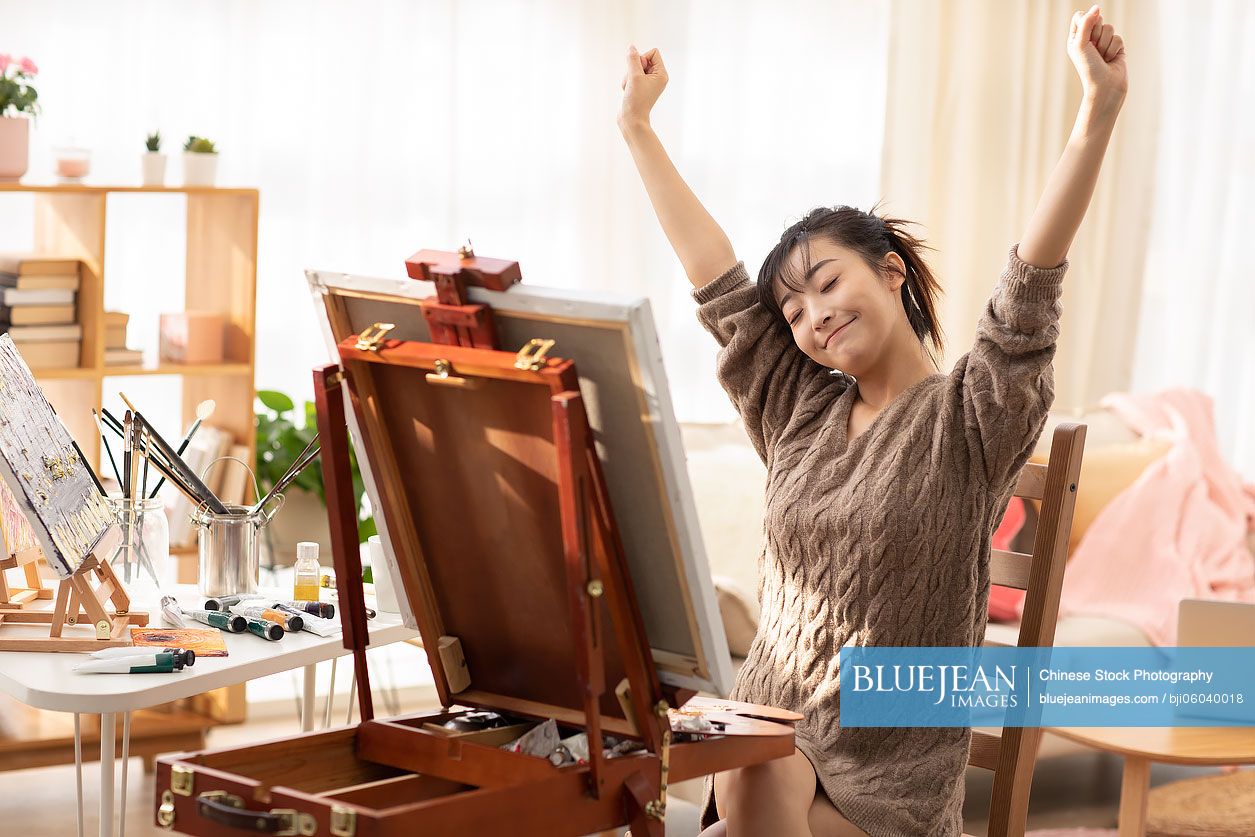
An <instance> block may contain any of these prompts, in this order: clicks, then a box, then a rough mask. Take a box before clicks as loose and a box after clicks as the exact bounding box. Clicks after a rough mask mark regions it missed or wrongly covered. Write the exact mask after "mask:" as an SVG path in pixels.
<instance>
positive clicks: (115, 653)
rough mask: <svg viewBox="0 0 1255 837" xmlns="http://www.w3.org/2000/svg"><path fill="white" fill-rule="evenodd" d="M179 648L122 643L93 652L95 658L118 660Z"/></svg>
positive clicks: (177, 649)
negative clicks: (115, 646)
mask: <svg viewBox="0 0 1255 837" xmlns="http://www.w3.org/2000/svg"><path fill="white" fill-rule="evenodd" d="M179 650H181V649H179V648H153V647H145V646H140V645H120V646H118V647H117V648H101V649H100V650H99V651H93V652H91V658H92V659H93V660H116V659H118V658H119V657H139V656H142V655H144V654H160V653H162V652H166V653H169V652H171V651H179Z"/></svg>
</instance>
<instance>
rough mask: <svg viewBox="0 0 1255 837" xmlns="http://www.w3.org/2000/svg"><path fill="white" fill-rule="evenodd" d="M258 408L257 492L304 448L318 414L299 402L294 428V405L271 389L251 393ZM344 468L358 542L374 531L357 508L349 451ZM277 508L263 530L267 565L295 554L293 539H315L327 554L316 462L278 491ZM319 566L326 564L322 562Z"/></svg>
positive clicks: (359, 492)
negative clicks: (300, 418) (280, 493)
mask: <svg viewBox="0 0 1255 837" xmlns="http://www.w3.org/2000/svg"><path fill="white" fill-rule="evenodd" d="M257 400H258V402H260V403H259V406H258V408H257V414H256V428H257V461H256V463H255V467H256V471H257V481H258V483H259V484H260V487H261V492H262V494H265V493H266V492H267V491H269V490H270V488H271V486H273V485H274V484H275V482H276V481H277V480H278V479H279V478H280V477H282V476H283V474H284V472H285V471H287V469H288V467H289V466H290V465H291V464H292V463H293V462H294V461H295V460H296V457H297V456H299V455H300V453H301V451H303V450H304V449H305V446H306V445H308V444H309V443H310V441H311V440H312V439H313V438H314V434H315V433H317V432H318V418H317V414H316V413H315V411H314V403H313V402H312V401H306V402H305V410H304V416H303V419H304V424H303V425H302V426H301V427H297V426H296V421H295V416H296V413H297V410H296V404H295V403H294V402H293V401H292V399H291V398H289V397H288V396H287V395H284V394H283V393H282V392H276V391H274V390H261V391H259V392H258V393H257ZM349 466H350V470H351V473H352V475H353V494H354V499H355V500H356V502H357V510H358V516H357V518H358V519H357V536H358V541H359V542H360V543H365V542H366V539H367V538H369V537H370V536H371V535H373V534H375V519H374V517H372V516H371V514H370V513H369V511H367V510H365V509H363V505H364V502H363V498H364V496H365V494H366V484H365V482H363V480H362V474H361V471H360V470H359V469H358V466H357V456H356V454H354V452H353V451H352V449H351V448H350V450H349ZM284 494H285V500H284V503H283V508H282V509H281V510H280V511H279V513H278V514H276V515H275V518H274V521H273V522H272V523H271V524H270V525H269V526H267V527H266V528H265V529H264V530H263V531H264V532H265V533H266V545H267V548H268V549H269V552H270V556H271V557H270V562H269V564H270V565H273V564H274V563H275V561H276V559H281V558H285V557H286V558H287V559H289V560H287V561H284V563H290V559H292V558H294V557H295V556H296V544H297V542H299V541H316V542H318V543H319V544H321V545H322V554H323V555H330V554H331V552H330V550H331V535H330V530H329V527H328V524H327V495H326V493H325V492H324V490H323V482H322V467H321V463H316V464H314V465H310V466H309V467H308V468H306V469H305V470H303V471H301V473H300V474H299V475H298V476H297V478H296V479H295V480H294V481H293V482H292V483H291V484H290V485H289V486H288V487H287V488H286V489H285V490H284ZM323 563H324V566H325V565H326V564H327V562H326V561H324V562H323Z"/></svg>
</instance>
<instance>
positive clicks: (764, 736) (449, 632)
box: [156, 251, 799, 837]
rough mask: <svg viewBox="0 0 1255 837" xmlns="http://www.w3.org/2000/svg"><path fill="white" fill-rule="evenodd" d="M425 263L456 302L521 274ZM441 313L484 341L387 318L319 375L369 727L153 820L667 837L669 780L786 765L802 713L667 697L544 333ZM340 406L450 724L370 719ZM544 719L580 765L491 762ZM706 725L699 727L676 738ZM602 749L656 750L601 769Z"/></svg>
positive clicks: (203, 776) (204, 788)
mask: <svg viewBox="0 0 1255 837" xmlns="http://www.w3.org/2000/svg"><path fill="white" fill-rule="evenodd" d="M420 255H424V256H425V257H426V258H430V259H431V260H432V262H431V263H424V264H425V267H424V270H429V271H432V272H437V270H438V271H440V272H443V275H444V276H446V277H450V285H451V286H453V287H456V285H457V284H458V283H467V284H474V283H476V282H479V281H480V280H481V272H483V271H486V270H487V271H492V274H491V275H490V276H488V277H487V278H485V279H483V281H484V282H488V281H494V280H499V279H500V277H501V275H502V274H503V273H504V272H505V271H507V270H513V271H514V272H515V275H516V276H517V265H516V264H514V263H512V262H506V263H493V262H489V261H488V260H478V259H475V258H474V257H473V256H471V255H469V254H466V253H462V254H451V253H430V252H428V251H424V253H423V254H420ZM499 266H500V272H498V267H499ZM505 275H508V273H507V274H505ZM446 304H449V305H452V306H453V307H454V308H456V309H458V310H456V311H449V310H446V309H442V308H439V307H436V308H434V313H436V314H437V317H436V320H435V321H436V322H437V324H439V325H441V326H446V327H449V328H450V332H448V333H451V334H452V335H458V334H459V330H461V331H460V334H461V337H462V338H463V339H465V340H467V341H470V342H472V343H473V344H474V345H471V346H467V345H456V344H453V343H443V342H435V341H417V340H395V339H390V338H389V337H388V331H389V329H388V324H387V323H378V324H376V325H375V327H372V328H371V329H369V331H367V332H366V333H360V334H356V335H350V336H349V337H347V338H346V339H345V340H343V341H341V342H339V344H338V347H337V353H338V355H339V358H340V363H339V364H338V365H329V366H324V367H322V368H320V369H317V370H315V374H314V389H315V399H316V401H317V407H318V422H319V437H320V438H321V439H322V443H323V457H322V467H323V469H324V470H323V475H324V485H325V487H326V490H327V506H328V513H329V515H330V516H331V532H332V547H333V554H334V557H335V564H336V582H337V586H338V590H339V602H340V613H341V619H342V622H343V625H344V643H345V646H346V647H348V648H350V649H352V651H353V654H354V660H355V667H356V672H357V677H358V680H359V688H358V701H359V709H360V712H361V717H362V722H361V723H360V724H358V725H356V726H353V727H349V728H345V729H340V730H332V731H327V732H322V733H315V734H310V735H303V736H299V737H296V738H289V739H285V740H281V741H275V742H271V743H268V744H262V745H255V746H251V747H246V748H240V749H236V750H225V751H217V752H209V753H197V754H192V755H188V756H177V757H171V758H166V759H162V760H160V761H159V763H158V768H157V777H156V787H157V795H158V810H157V821H158V823H159V824H162V825H165V826H166V827H168V828H171V829H173V830H177V831H180V832H183V833H188V834H196V835H217V834H220V833H224V832H223V831H222V827H223V826H230V827H234V828H240V829H243V830H253V831H271V832H283V833H300V834H319V835H322V834H327V833H330V834H335V835H353V837H374V836H375V835H402V834H420V833H421V834H498V833H510V834H519V835H561V834H569V835H580V834H588V833H592V832H596V831H602V830H607V829H612V828H616V827H618V826H621V825H630V826H631V828H632V833H633V834H634V835H636V836H637V837H644V835H654V837H661V835H662V833H663V820H664V817H665V813H666V788H667V784H668V782H669V781H679V780H683V779H688V778H694V777H697V776H702V775H706V774H709V773H714V772H718V771H722V770H728V769H733V768H737V767H743V766H747V765H751V764H756V763H759V762H763V761H768V760H770V759H774V758H780V757H783V756H787V755H790V754H792V753H793V729H792V726H791V722H792V721H795V720H797V719H798V717H799V716H797V715H795V714H793V713H789V712H785V711H782V710H779V709H774V708H771V707H765V706H753V705H750V704H742V703H736V702H733V701H722V700H717V699H700V698H694V697H692V696H691V691H690V690H686V689H682V688H677V687H674V686H670V687H668V686H667V685H665V684H663V683H662V682H661V681H660V678H659V673H658V670H657V665H658V664H657V663H656V661H655V659H654V653H653V649H651V646H650V643H649V641H648V638H647V636H646V630H645V626H644V623H643V620H642V615H641V608H640V604H639V602H638V601H637V593H636V590H635V586H634V584H633V581H632V577H631V575H630V574H629V571H628V564H627V560H626V557H625V554H624V548H623V545H622V543H621V541H620V537H619V532H618V530H617V523H616V519H615V515H614V509H613V508H612V505H611V502H610V499H609V492H608V489H607V484H606V480H605V476H604V474H603V472H602V466H601V463H600V461H599V458H598V455H597V452H596V448H595V446H594V444H593V437H592V433H591V431H590V426H589V422H588V419H587V416H586V411H585V407H584V396H583V394H582V393H581V390H580V385H579V379H578V377H577V375H576V370H575V363H574V362H573V361H572V360H570V359H559V358H555V357H552V356H549V355H548V350H549V349H550V348H552V346H551V345H549V344H548V342H547V341H545V340H541V339H540V338H537V340H536V341H529V342H527V343H526V345H525V346H524V347H523V349H522V350H521V351H519V352H517V353H516V352H514V351H499V350H497V349H495V348H490V347H486V346H482V345H480V344H478V342H477V341H479V340H480V339H483V335H484V333H485V332H483V331H482V330H481V331H479V332H478V334H474V333H472V332H474V331H476V330H477V329H485V328H491V327H492V325H491V323H492V312H491V310H489V309H487V308H485V307H479V304H475V303H470V304H468V303H467V302H466V300H465V298H463V299H462V301H461V302H451V303H445V302H444V301H443V300H439V301H438V302H434V303H429V304H428V305H425V306H424V309H427V308H429V307H430V306H440V305H446ZM414 313H415V314H416V315H417V313H418V312H417V311H415V312H414ZM445 315H447V316H448V318H449V319H442V318H443V317H444V316H445ZM457 317H462V318H467V319H463V320H460V321H459V320H457V319H456V318H457ZM429 322H431V319H430V318H429ZM434 333H435V329H433V334H434ZM346 393H347V395H348V399H347V400H349V401H350V402H351V405H352V411H353V414H354V415H355V418H356V426H357V427H358V429H359V432H358V435H357V438H356V442H357V445H358V447H357V450H358V453H359V462H363V467H364V468H365V467H366V466H369V468H370V471H371V473H372V474H373V477H372V478H373V479H374V480H375V481H376V483H377V485H376V488H377V492H376V495H377V496H378V497H379V498H380V503H379V504H378V505H377V506H375V509H374V511H375V514H376V516H377V519H380V520H381V522H382V524H383V526H385V527H386V529H387V531H388V532H389V533H390V543H391V549H392V552H393V558H394V560H395V563H396V567H397V568H398V569H399V573H398V575H397V576H396V577H398V578H399V579H400V581H401V582H402V583H401V584H400V585H399V589H398V592H399V593H401V594H403V595H404V598H405V599H406V600H407V602H408V604H409V606H410V607H411V608H413V611H414V613H415V615H416V617H417V620H418V627H419V631H420V632H421V634H422V638H423V645H424V647H425V649H426V651H427V656H428V661H429V663H430V665H431V670H432V673H433V675H434V678H435V685H436V690H437V693H438V695H439V698H440V702H441V704H442V705H443V706H444V707H445V708H444V710H443V711H441V712H436V713H427V714H416V715H409V716H402V717H398V718H389V719H378V718H375V717H374V707H373V704H372V701H371V698H370V680H369V673H368V671H367V669H366V658H365V648H366V642H367V631H366V627H367V626H366V616H365V608H364V601H363V598H362V585H361V583H360V579H361V565H360V559H359V557H358V554H359V553H358V544H357V523H356V508H355V504H354V495H353V490H352V483H351V479H350V471H349V445H348V438H347V433H346V420H347V414H346V409H345V400H346V398H345V395H346ZM363 454H364V455H363ZM681 703H683V706H681ZM457 707H476V708H479V709H489V710H494V711H497V712H501V713H504V714H506V715H507V716H510V717H512V718H514V719H517V721H516V722H515V723H514V724H513V725H512V726H509V727H505V728H497V729H486V730H478V731H473V732H459V731H457V730H454V729H449V728H445V727H444V726H443V725H444V724H445V723H446V722H448V721H450V720H452V719H455V718H458V717H460V716H462V715H464V714H465V712H464V711H463V710H459V709H457ZM673 707H674V708H673ZM545 719H554V720H556V721H557V723H558V724H559V725H560V726H561V727H563V728H564V729H563V732H562V736H563V737H566V736H569V735H572V734H573V733H577V732H581V731H582V732H586V733H587V736H588V741H589V742H590V746H589V747H588V758H587V761H586V762H579V763H575V764H570V765H567V766H555V765H554V764H553V763H551V762H550V761H549V760H548V759H546V758H542V757H539V756H533V755H526V754H523V753H517V752H511V751H508V750H503V749H501V748H500V745H502V744H505V743H508V742H510V741H512V740H514V739H516V738H518V737H519V736H520V735H522V734H523V732H525V731H527V730H528V729H531V728H533V727H534V726H535V725H536V724H537V723H538V722H540V721H543V720H545ZM694 721H697V722H702V721H705V722H708V724H709V725H708V726H706V727H705V730H704V732H702V733H701V734H699V735H695V736H693V740H680V738H682V737H683V736H679V734H680V733H682V732H683V731H684V729H685V725H686V724H691V723H693V722H694ZM673 730H674V731H675V732H674V733H673ZM603 733H604V734H610V735H613V736H616V737H622V738H630V739H635V740H636V741H638V742H640V744H641V745H642V747H641V748H640V749H638V750H637V751H636V752H633V753H629V754H626V755H619V756H617V757H610V756H608V755H605V754H603V752H602V747H601V746H599V745H600V743H601V741H602V734H603ZM673 736H678V737H676V738H675V739H674V740H673ZM324 829H326V830H324Z"/></svg>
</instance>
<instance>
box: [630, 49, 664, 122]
mask: <svg viewBox="0 0 1255 837" xmlns="http://www.w3.org/2000/svg"><path fill="white" fill-rule="evenodd" d="M666 86H667V68H666V67H664V66H663V64H662V54H661V53H659V52H658V50H656V49H651V50H650V51H649V52H647V53H645V54H644V55H641V54H640V53H638V52H637V51H636V47H634V46H631V47H628V52H627V72H626V73H624V75H623V83H622V84H621V85H620V87H622V88H623V103H622V104H621V105H620V106H619V125H620V126H623V127H626V126H628V125H631V124H636V123H642V122H648V121H649V112H650V111H651V110H652V109H653V107H654V102H657V101H658V97H659V96H661V95H662V91H663V90H664V89H665V88H666Z"/></svg>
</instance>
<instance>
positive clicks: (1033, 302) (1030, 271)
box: [951, 245, 1068, 485]
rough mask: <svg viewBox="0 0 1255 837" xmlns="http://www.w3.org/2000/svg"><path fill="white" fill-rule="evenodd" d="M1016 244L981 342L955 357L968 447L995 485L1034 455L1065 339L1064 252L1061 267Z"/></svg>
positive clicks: (980, 331)
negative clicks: (1041, 263)
mask: <svg viewBox="0 0 1255 837" xmlns="http://www.w3.org/2000/svg"><path fill="white" fill-rule="evenodd" d="M1017 247H1018V245H1016V246H1012V248H1011V252H1010V254H1009V256H1008V259H1007V267H1006V269H1005V270H1004V271H1003V273H1002V276H1001V278H1000V279H999V280H998V284H997V285H996V286H995V287H994V291H993V295H992V296H991V297H990V298H989V302H988V303H986V305H985V310H984V312H983V313H982V314H981V317H980V320H979V321H978V323H977V325H976V343H975V345H974V346H973V347H972V349H971V351H969V352H968V353H967V354H966V355H964V356H963V357H962V358H960V359H959V361H958V363H957V364H955V368H954V371H953V372H952V373H951V375H952V376H953V377H956V378H958V382H959V385H960V386H959V392H960V393H961V395H962V399H963V420H964V425H965V433H966V436H967V438H968V441H969V447H970V448H971V449H972V450H973V451H974V452H975V454H976V458H977V461H978V462H979V463H980V464H981V465H982V466H983V468H984V471H985V475H986V478H987V479H988V480H989V481H990V482H991V484H994V485H1000V484H1002V483H1004V482H1006V481H1008V480H1010V479H1011V478H1012V477H1013V476H1014V475H1015V474H1017V473H1019V470H1020V469H1021V468H1022V467H1023V466H1024V463H1025V462H1027V461H1028V457H1029V456H1030V455H1031V454H1032V450H1033V446H1034V445H1035V444H1036V442H1037V438H1038V437H1039V436H1040V435H1041V431H1042V428H1043V427H1045V424H1046V413H1047V412H1048V411H1049V410H1050V406H1051V404H1052V403H1053V402H1054V395H1055V387H1054V368H1053V365H1052V362H1053V360H1054V356H1055V347H1056V343H1057V342H1058V339H1059V316H1060V314H1061V313H1062V305H1061V304H1060V297H1061V295H1062V292H1063V275H1064V273H1066V272H1067V269H1068V262H1067V260H1066V259H1065V260H1064V261H1063V262H1062V263H1061V264H1059V265H1058V266H1056V267H1050V268H1043V267H1036V266H1034V265H1031V264H1028V263H1027V262H1025V261H1023V260H1022V259H1021V258H1020V256H1019V252H1018V250H1017Z"/></svg>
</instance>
